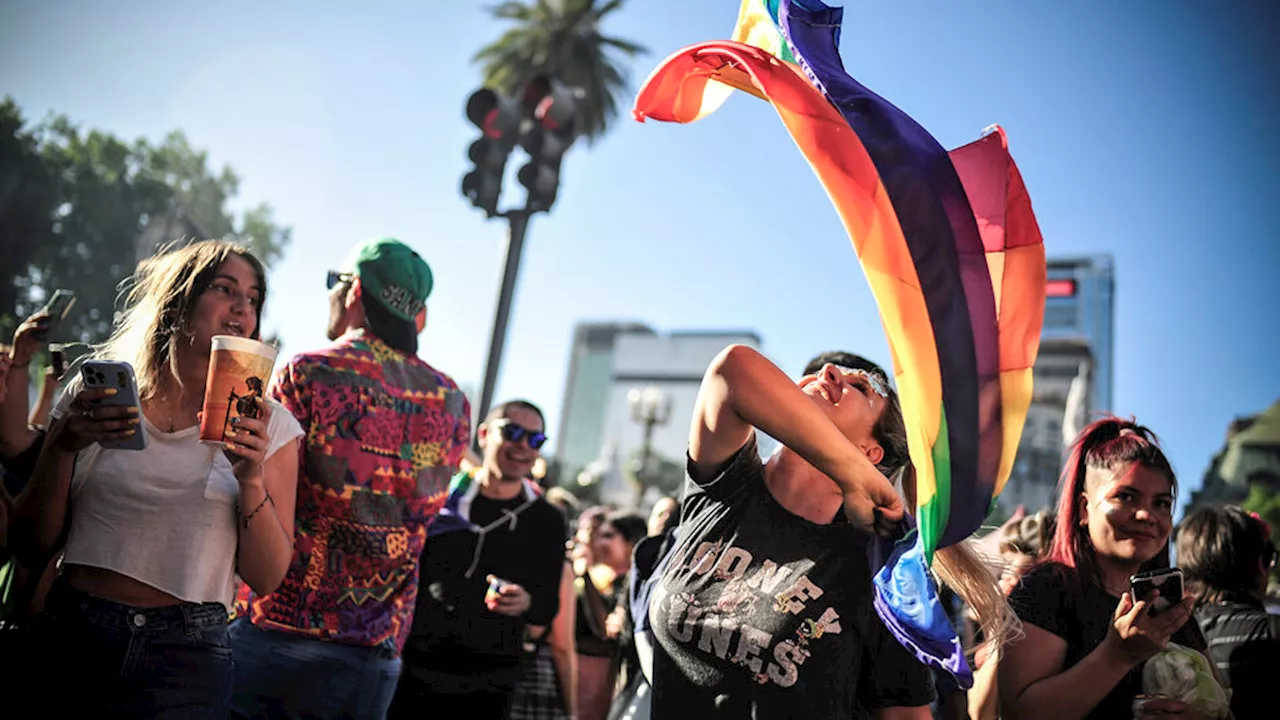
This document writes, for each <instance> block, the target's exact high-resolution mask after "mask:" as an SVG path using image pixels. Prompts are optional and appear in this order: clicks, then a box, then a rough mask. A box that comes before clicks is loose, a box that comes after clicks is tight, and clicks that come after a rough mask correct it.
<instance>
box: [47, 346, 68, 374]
mask: <svg viewBox="0 0 1280 720" xmlns="http://www.w3.org/2000/svg"><path fill="white" fill-rule="evenodd" d="M49 366H50V367H52V368H53V378H54V379H55V380H61V379H62V376H63V375H65V374H66V372H67V351H66V349H65V348H64V347H63V346H62V345H59V344H57V343H49Z"/></svg>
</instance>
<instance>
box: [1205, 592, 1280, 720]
mask: <svg viewBox="0 0 1280 720" xmlns="http://www.w3.org/2000/svg"><path fill="white" fill-rule="evenodd" d="M1196 620H1197V621H1199V623H1200V629H1201V630H1203V631H1204V635H1205V637H1206V638H1207V639H1208V641H1209V654H1210V655H1212V656H1213V660H1214V663H1215V664H1216V665H1217V666H1218V675H1219V676H1221V678H1222V686H1223V687H1224V688H1230V689H1231V713H1232V714H1233V715H1235V718H1236V720H1248V718H1260V717H1264V716H1267V715H1271V716H1273V717H1274V714H1275V707H1274V701H1272V696H1273V695H1274V694H1275V690H1274V686H1273V685H1271V683H1273V682H1275V681H1276V678H1277V675H1276V669H1277V667H1280V615H1269V614H1268V613H1267V609H1266V607H1265V606H1263V604H1262V603H1260V602H1258V601H1257V600H1256V599H1253V598H1238V599H1235V600H1229V601H1225V602H1221V603H1213V604H1209V605H1205V606H1204V607H1201V608H1199V609H1198V610H1196Z"/></svg>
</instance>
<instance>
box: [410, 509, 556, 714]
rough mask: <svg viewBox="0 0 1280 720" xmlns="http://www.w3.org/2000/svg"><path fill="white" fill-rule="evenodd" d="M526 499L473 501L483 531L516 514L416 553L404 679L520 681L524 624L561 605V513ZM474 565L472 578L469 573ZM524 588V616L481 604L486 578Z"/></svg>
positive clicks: (543, 621) (540, 621) (542, 621)
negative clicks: (415, 597) (526, 597)
mask: <svg viewBox="0 0 1280 720" xmlns="http://www.w3.org/2000/svg"><path fill="white" fill-rule="evenodd" d="M524 503H525V498H524V496H520V497H517V498H514V499H512V500H492V499H489V498H486V497H484V496H483V495H477V496H476V497H475V498H474V499H473V500H472V501H471V518H470V519H471V522H472V523H474V524H475V525H477V526H479V527H485V526H487V525H489V524H490V523H493V522H494V521H495V520H498V519H499V518H500V517H502V516H503V515H504V511H505V512H507V513H513V512H516V511H519V512H518V514H517V515H515V521H514V526H513V523H510V522H504V523H501V524H499V525H497V526H496V527H494V528H492V529H490V530H489V531H488V532H486V533H484V541H483V544H480V545H479V557H478V558H477V557H476V553H477V545H478V544H479V541H480V538H481V534H480V533H476V532H472V531H469V530H458V531H454V532H448V533H443V534H441V535H437V536H434V537H431V538H429V539H428V540H427V543H426V546H425V547H424V549H423V552H422V562H421V570H420V579H419V585H418V600H417V606H416V608H415V611H414V619H413V632H412V633H411V634H410V636H409V640H408V642H407V643H406V644H405V649H404V655H403V658H404V663H405V674H406V675H411V676H415V677H417V678H418V679H420V680H423V681H424V682H430V683H433V684H435V685H437V686H439V687H444V686H445V685H449V684H451V683H452V684H454V685H456V686H457V687H455V690H459V689H461V686H462V685H465V686H467V687H473V688H492V687H510V686H513V685H514V683H515V682H516V680H517V679H518V678H519V669H520V657H521V652H522V645H523V641H524V630H525V625H526V623H528V624H533V625H548V624H550V623H551V620H552V619H553V618H554V617H555V616H556V612H557V611H558V610H559V608H560V576H561V570H562V568H563V565H564V552H565V551H564V547H565V540H566V539H567V538H566V536H565V527H564V518H563V517H562V516H561V515H560V512H559V511H558V510H556V509H555V508H554V507H552V506H551V504H549V503H548V502H547V501H546V500H544V499H542V498H538V499H536V500H534V501H533V503H532V504H530V505H529V506H528V507H526V508H524V509H523V510H519V508H520V506H521V505H523V504H524ZM473 561H474V562H475V568H474V569H473V570H472V571H471V573H470V577H468V576H467V570H468V569H469V568H471V566H472V562H473ZM490 574H492V575H496V576H498V577H499V578H501V579H503V580H507V581H509V582H513V583H516V584H518V585H520V586H521V587H523V588H524V589H525V591H526V592H528V593H529V596H530V605H529V609H528V610H527V611H526V612H525V614H524V616H523V617H508V616H506V615H501V614H498V613H495V612H492V611H490V610H489V609H488V608H487V607H486V606H485V604H484V596H485V592H486V591H487V590H488V587H489V582H488V580H486V577H487V576H488V575H490Z"/></svg>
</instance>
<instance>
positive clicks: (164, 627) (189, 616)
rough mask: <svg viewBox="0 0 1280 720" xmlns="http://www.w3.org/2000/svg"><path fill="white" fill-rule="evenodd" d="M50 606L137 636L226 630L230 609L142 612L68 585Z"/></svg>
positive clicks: (195, 606) (212, 605)
mask: <svg viewBox="0 0 1280 720" xmlns="http://www.w3.org/2000/svg"><path fill="white" fill-rule="evenodd" d="M46 606H47V607H48V609H49V610H51V611H52V614H53V615H54V616H55V617H57V616H58V615H63V614H67V615H73V616H75V617H76V618H77V619H79V620H80V621H82V622H88V623H92V624H94V625H97V626H99V627H103V628H109V629H113V630H125V629H128V630H130V631H133V632H144V631H151V632H165V631H173V630H178V631H182V632H189V631H191V630H195V629H199V628H210V627H218V626H222V627H226V626H227V622H228V615H227V608H226V606H224V605H223V604H222V603H219V602H207V603H188V602H184V603H181V604H178V605H170V606H168V607H157V608H140V607H133V606H132V605H124V604H121V603H118V602H113V601H111V600H104V599H103V598H100V597H95V596H93V595H90V594H89V593H86V592H83V591H81V590H77V589H75V588H73V587H71V585H69V584H68V583H66V582H65V581H63V582H58V583H56V584H55V585H54V586H53V588H51V589H50V591H49V598H48V600H47V602H46Z"/></svg>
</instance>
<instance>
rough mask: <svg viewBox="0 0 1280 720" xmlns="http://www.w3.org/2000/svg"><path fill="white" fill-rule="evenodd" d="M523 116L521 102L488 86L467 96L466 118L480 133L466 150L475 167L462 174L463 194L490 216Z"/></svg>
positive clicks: (494, 207) (495, 210) (495, 212)
mask: <svg viewBox="0 0 1280 720" xmlns="http://www.w3.org/2000/svg"><path fill="white" fill-rule="evenodd" d="M523 115H524V112H523V111H522V108H521V106H520V104H519V103H517V102H516V101H515V100H513V99H511V98H507V97H504V96H502V95H500V94H498V93H496V92H494V91H493V90H490V89H489V88H481V89H479V90H477V91H475V92H474V93H472V94H471V97H470V98H468V99H467V119H468V120H470V121H471V122H472V123H473V124H474V125H475V126H476V127H478V128H480V131H481V136H480V139H478V140H476V141H475V142H473V143H471V147H470V148H469V149H468V150H467V157H469V158H470V159H471V162H473V163H474V164H475V169H474V170H472V171H471V172H468V173H467V174H466V175H465V176H463V178H462V194H463V195H464V196H466V198H467V199H468V200H470V201H471V204H472V205H474V206H476V207H478V208H480V209H481V210H484V211H485V214H486V215H488V216H489V217H493V216H494V215H496V214H497V212H498V197H499V196H500V195H501V194H502V175H503V173H504V172H505V171H506V167H507V156H508V155H510V154H511V150H512V148H514V147H515V144H516V135H517V133H518V131H519V129H520V121H521V119H522V116H523Z"/></svg>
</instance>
